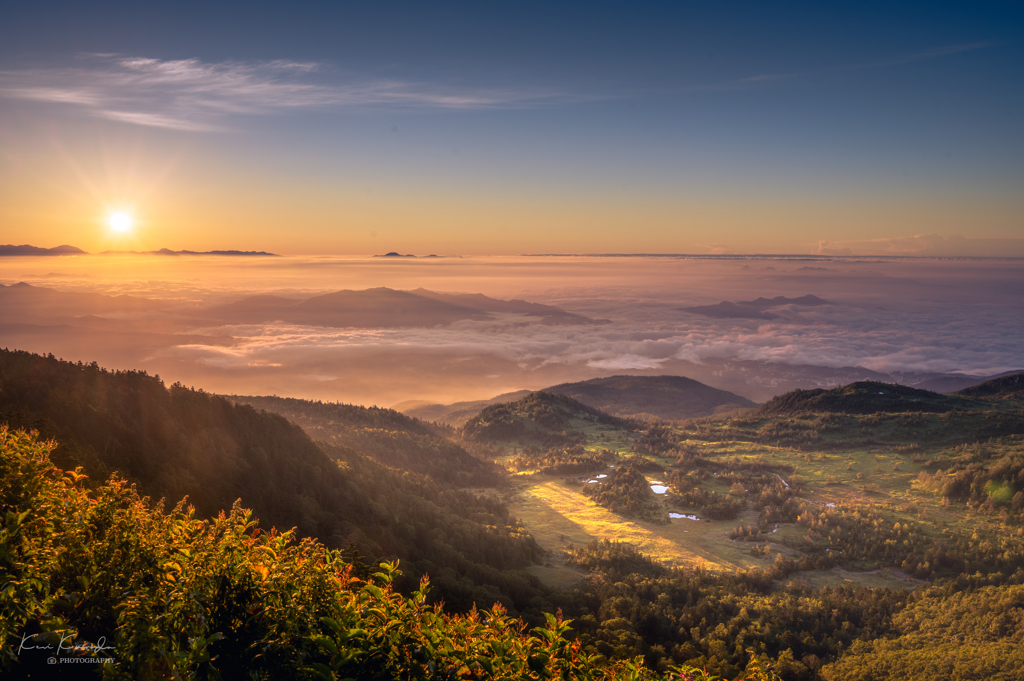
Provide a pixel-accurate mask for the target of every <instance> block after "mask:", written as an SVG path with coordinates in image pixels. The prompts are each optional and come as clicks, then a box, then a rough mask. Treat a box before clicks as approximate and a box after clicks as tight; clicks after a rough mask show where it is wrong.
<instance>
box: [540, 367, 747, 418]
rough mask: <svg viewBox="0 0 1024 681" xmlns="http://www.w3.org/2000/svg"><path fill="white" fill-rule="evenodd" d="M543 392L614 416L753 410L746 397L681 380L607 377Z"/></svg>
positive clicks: (688, 415) (690, 415)
mask: <svg viewBox="0 0 1024 681" xmlns="http://www.w3.org/2000/svg"><path fill="white" fill-rule="evenodd" d="M544 392H549V393H552V394H554V395H565V396H566V397H571V398H572V399H574V400H577V401H579V402H582V403H583V404H586V405H588V406H591V407H594V408H595V409H600V410H602V411H604V412H607V413H609V414H614V415H616V416H638V415H648V416H656V417H658V418H662V419H691V418H697V417H700V416H711V415H712V414H714V413H715V412H716V411H719V410H735V409H742V408H751V407H756V406H757V405H756V404H755V403H754V402H751V401H750V400H748V399H747V398H746V397H742V396H740V395H737V394H735V393H731V392H729V391H727V390H718V389H717V388H712V387H711V386H709V385H704V384H703V383H701V382H700V381H695V380H693V379H692V378H686V377H685V376H608V377H605V378H592V379H590V380H589V381H579V382H577V383H561V384H559V385H553V386H551V387H550V388H545V389H544Z"/></svg>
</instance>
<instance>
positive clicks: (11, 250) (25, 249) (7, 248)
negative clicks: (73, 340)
mask: <svg viewBox="0 0 1024 681" xmlns="http://www.w3.org/2000/svg"><path fill="white" fill-rule="evenodd" d="M4 255H230V256H236V255H237V256H270V257H280V256H278V255H277V254H276V253H268V252H267V251H240V250H234V249H230V250H217V251H189V250H184V251H175V250H172V249H170V248H161V249H158V250H155V251H103V252H101V253H98V254H93V253H89V252H88V251H83V250H82V249H81V248H78V247H76V246H68V245H67V244H65V245H62V246H54V247H53V248H42V247H39V246H30V245H28V244H22V245H20V246H15V245H13V244H5V245H0V256H4Z"/></svg>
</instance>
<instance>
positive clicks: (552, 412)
mask: <svg viewBox="0 0 1024 681" xmlns="http://www.w3.org/2000/svg"><path fill="white" fill-rule="evenodd" d="M588 424H602V425H608V426H614V427H618V428H624V429H630V428H632V427H633V425H632V424H631V423H629V422H628V421H626V420H624V419H621V418H618V417H615V416H611V415H609V414H605V413H604V412H602V411H600V410H598V409H594V408H593V407H588V406H587V405H585V404H583V403H581V402H577V401H576V400H574V399H572V398H570V397H565V396H563V395H552V394H549V393H545V392H537V393H531V394H530V395H527V396H526V397H524V398H522V399H520V400H516V401H515V402H507V403H501V404H492V405H491V406H489V407H487V408H485V409H484V410H483V411H481V412H480V413H479V414H477V415H476V416H475V417H473V418H471V419H470V420H469V421H467V422H466V424H465V425H464V426H463V427H462V432H463V434H464V435H465V437H466V438H467V439H468V440H474V441H477V442H516V443H522V444H532V445H542V446H552V447H558V446H565V445H572V444H574V443H577V442H582V441H583V440H585V439H586V435H585V433H584V432H583V428H585V427H586V426H587V425H588Z"/></svg>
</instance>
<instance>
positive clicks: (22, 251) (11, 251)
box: [0, 244, 88, 256]
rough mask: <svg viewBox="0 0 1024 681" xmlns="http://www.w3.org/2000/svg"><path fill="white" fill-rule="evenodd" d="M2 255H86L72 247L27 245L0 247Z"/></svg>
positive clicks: (4, 245)
mask: <svg viewBox="0 0 1024 681" xmlns="http://www.w3.org/2000/svg"><path fill="white" fill-rule="evenodd" d="M2 255H88V254H87V253H86V252H85V251H83V250H82V249H81V248H76V247H74V246H68V245H67V244H63V245H61V246H54V247H53V248H41V247H39V246H29V245H28V244H22V245H20V246H15V245H13V244H3V245H0V256H2Z"/></svg>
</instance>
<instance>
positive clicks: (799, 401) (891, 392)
mask: <svg viewBox="0 0 1024 681" xmlns="http://www.w3.org/2000/svg"><path fill="white" fill-rule="evenodd" d="M973 406H975V405H973V404H972V403H971V402H970V400H967V399H964V398H962V397H959V396H956V395H952V396H951V395H940V394H939V393H933V392H931V391H928V390H919V389H917V388H909V387H907V386H905V385H896V384H893V383H878V382H875V381H859V382H857V383H851V384H850V385H846V386H843V387H841V388H833V389H831V390H822V389H820V388H819V389H816V390H794V391H793V392H788V393H786V394H784V395H779V396H778V397H775V398H773V399H771V400H769V401H768V402H766V403H765V404H764V405H763V406H762V407H761V409H760V412H759V413H760V415H763V416H787V415H794V414H804V413H811V412H818V413H820V412H825V413H830V414H872V413H878V412H886V413H892V412H946V411H953V410H954V409H970V408H972V407H973Z"/></svg>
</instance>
